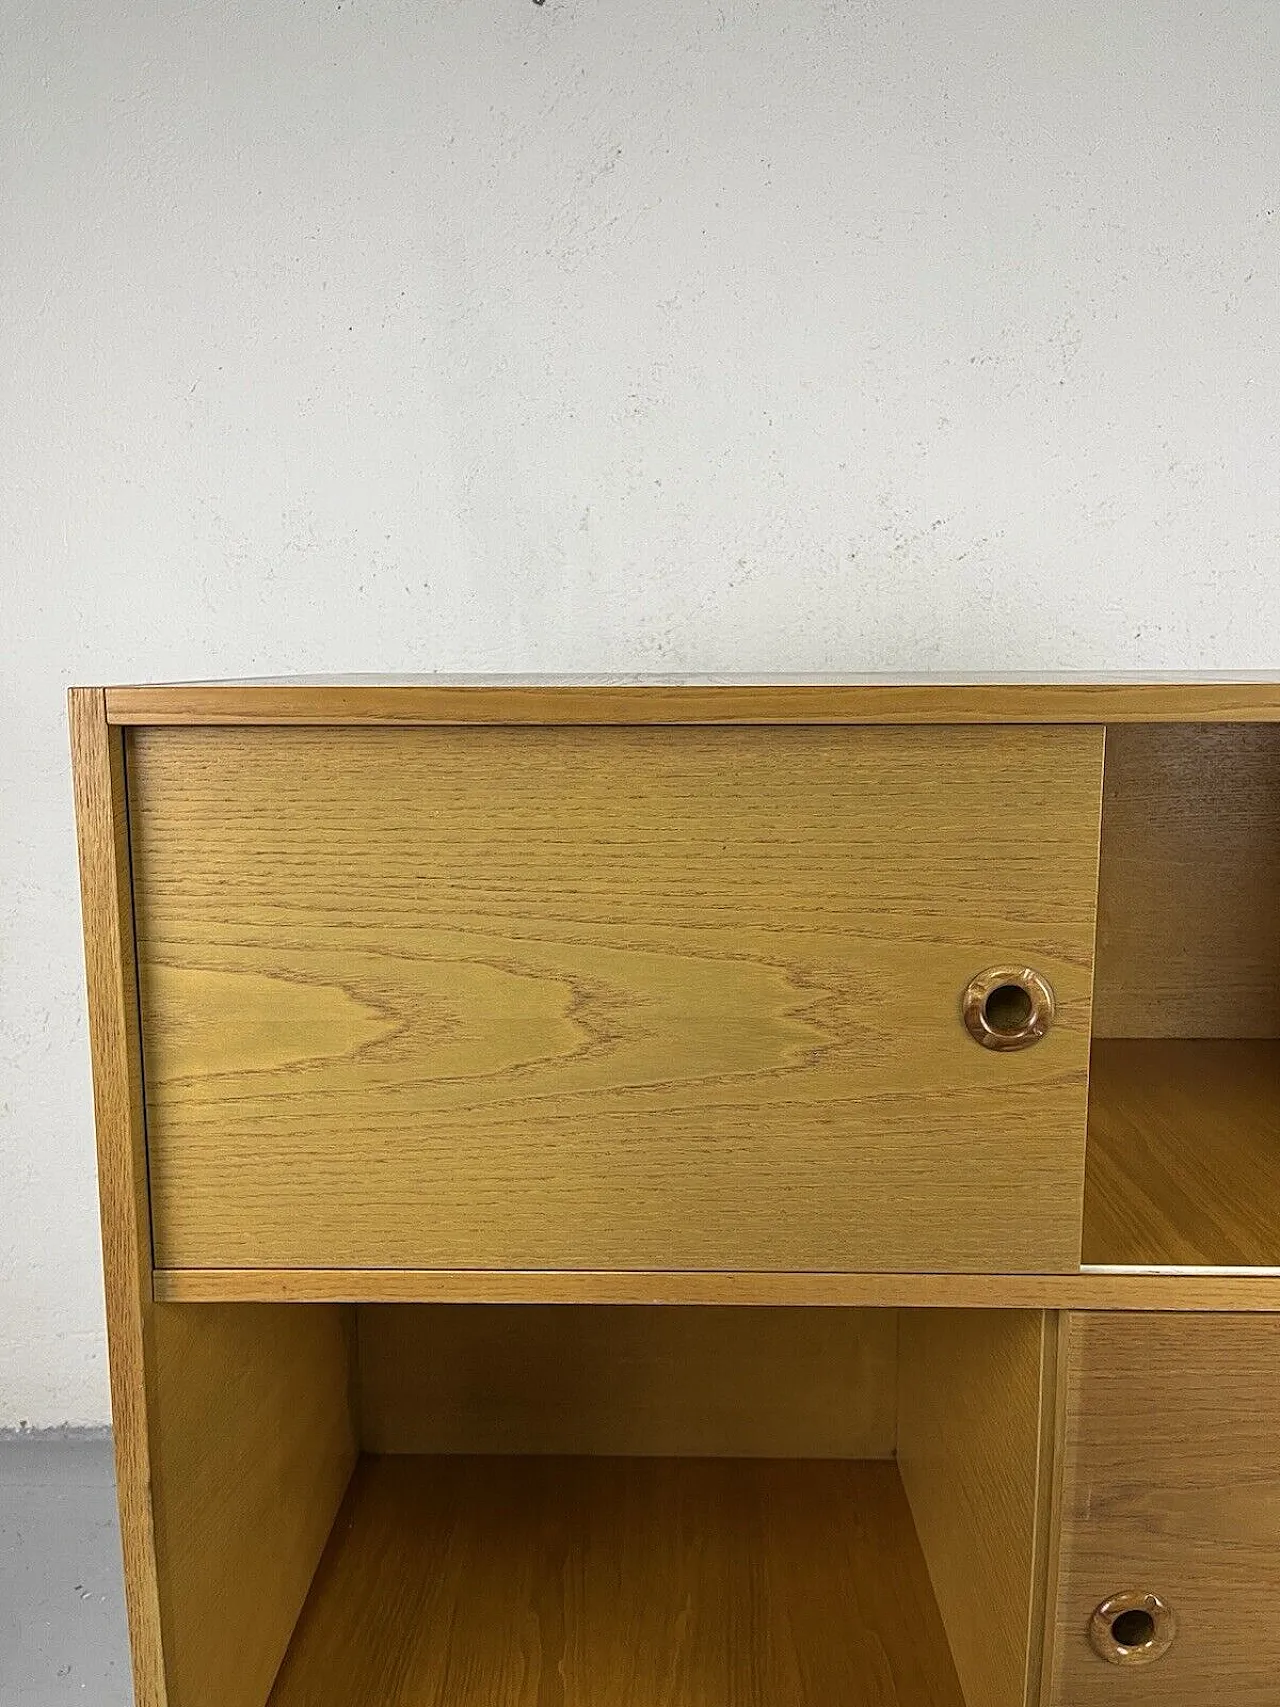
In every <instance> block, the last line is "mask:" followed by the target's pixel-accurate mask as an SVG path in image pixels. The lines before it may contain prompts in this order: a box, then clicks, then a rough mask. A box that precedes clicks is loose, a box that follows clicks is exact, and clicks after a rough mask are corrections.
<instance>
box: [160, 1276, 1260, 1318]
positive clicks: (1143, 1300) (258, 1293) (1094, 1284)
mask: <svg viewBox="0 0 1280 1707" xmlns="http://www.w3.org/2000/svg"><path fill="white" fill-rule="evenodd" d="M155 1291H156V1297H157V1298H159V1299H163V1300H164V1301H165V1302H167V1303H174V1304H180V1303H181V1304H201V1303H212V1302H216V1301H218V1300H223V1301H227V1300H238V1301H240V1302H242V1303H273V1302H274V1303H279V1302H283V1301H292V1302H294V1303H336V1302H342V1303H351V1302H357V1303H367V1304H576V1305H581V1304H614V1305H617V1304H664V1305H670V1304H704V1305H709V1304H731V1305H734V1306H736V1307H738V1308H743V1307H749V1306H758V1305H770V1306H780V1305H794V1306H800V1305H803V1306H806V1307H812V1308H815V1309H823V1308H830V1309H842V1308H847V1307H848V1306H850V1305H873V1306H877V1307H883V1308H887V1309H908V1310H909V1309H923V1308H938V1309H951V1310H968V1309H1004V1310H1263V1311H1266V1310H1280V1275H1276V1274H1249V1275H1237V1274H1229V1275H1223V1274H1212V1273H1210V1274H1205V1273H1196V1272H1191V1273H1185V1274H1177V1273H1175V1274H1144V1273H1141V1272H1139V1271H1134V1272H1131V1273H1130V1272H1121V1273H1102V1274H1099V1273H1090V1274H761V1273H750V1272H741V1271H739V1272H737V1273H723V1274H716V1273H711V1272H704V1273H680V1272H679V1271H673V1270H670V1269H662V1270H659V1269H634V1270H630V1271H623V1272H619V1271H616V1270H615V1271H610V1272H604V1271H601V1270H598V1269H596V1270H590V1269H588V1270H574V1271H570V1272H565V1271H563V1270H559V1271H558V1270H554V1269H538V1270H533V1271H529V1270H525V1271H519V1270H512V1269H468V1270H461V1271H458V1270H448V1269H412V1268H396V1269H387V1268H383V1269H375V1268H359V1269H355V1268H319V1269H317V1268H310V1269H303V1268H299V1269H287V1268H275V1269H269V1268H259V1269H237V1268H185V1269H184V1268H166V1269H157V1270H156V1273H155Z"/></svg>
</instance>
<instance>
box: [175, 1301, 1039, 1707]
mask: <svg viewBox="0 0 1280 1707" xmlns="http://www.w3.org/2000/svg"><path fill="white" fill-rule="evenodd" d="M154 1330H155V1336H156V1343H157V1358H156V1380H157V1390H156V1415H157V1417H158V1419H159V1424H158V1427H157V1429H156V1431H155V1435H154V1459H153V1467H152V1468H153V1479H154V1484H153V1485H154V1509H155V1514H156V1536H155V1539H156V1565H157V1572H156V1584H157V1588H158V1594H159V1609H160V1618H161V1624H162V1628H163V1632H164V1648H165V1673H166V1679H167V1687H168V1698H169V1700H170V1702H171V1703H177V1704H180V1707H534V1704H535V1703H551V1702H554V1703H555V1704H556V1707H655V1704H656V1703H659V1702H660V1703H662V1707H739V1704H741V1707H746V1704H748V1703H756V1702H759V1703H768V1704H769V1707H853V1704H854V1703H858V1704H862V1703H868V1704H869V1703H872V1702H874V1703H876V1707H1029V1704H1030V1702H1031V1701H1032V1700H1033V1699H1034V1696H1033V1693H1032V1691H1033V1689H1034V1684H1035V1680H1036V1678H1037V1677H1038V1668H1039V1656H1040V1652H1041V1645H1042V1640H1043V1613H1044V1595H1045V1581H1046V1572H1047V1564H1046V1555H1047V1545H1048V1542H1047V1531H1048V1508H1049V1492H1048V1483H1049V1479H1050V1458H1051V1451H1050V1449H1049V1447H1048V1445H1047V1441H1048V1439H1049V1434H1050V1428H1051V1420H1052V1417H1053V1415H1054V1397H1053V1383H1054V1380H1055V1378H1056V1367H1057V1362H1056V1356H1055V1345H1056V1331H1057V1318H1056V1317H1055V1316H1053V1315H1046V1314H1043V1313H1041V1312H1039V1311H1018V1310H998V1311H982V1310H973V1311H946V1310H917V1311H908V1312H902V1313H901V1314H899V1313H898V1312H896V1311H893V1310H880V1309H868V1310H857V1309H852V1310H825V1311H812V1310H776V1309H774V1310H770V1309H757V1308H751V1307H739V1308H729V1309H722V1308H711V1309H699V1308H696V1307H690V1308H684V1309H680V1308H676V1309H671V1308H668V1309H662V1308H647V1307H630V1306H618V1307H601V1308H593V1307H581V1308H577V1309H573V1310H563V1309H560V1310H557V1309H556V1308H554V1307H547V1308H539V1307H531V1306H516V1307H504V1306H465V1305H463V1306H448V1305H438V1306H436V1305H394V1306H372V1307H370V1306H359V1307H356V1306H342V1305H328V1306H318V1305H243V1304H241V1305H158V1306H156V1309H155V1320H154ZM495 1445H499V1446H500V1447H501V1450H499V1451H497V1452H495V1451H493V1448H494V1446H495ZM477 1448H480V1450H478V1451H477V1450H476V1449H477ZM486 1449H488V1450H486Z"/></svg>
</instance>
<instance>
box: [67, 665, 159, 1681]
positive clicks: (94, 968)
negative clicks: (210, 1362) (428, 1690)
mask: <svg viewBox="0 0 1280 1707" xmlns="http://www.w3.org/2000/svg"><path fill="white" fill-rule="evenodd" d="M68 715H69V722H70V729H71V766H72V775H73V777H74V781H75V798H76V832H77V839H78V842H79V853H80V892H81V906H82V910H83V916H84V948H85V982H86V989H87V995H88V1007H89V1040H90V1047H91V1051H92V1059H93V1102H94V1124H95V1128H96V1132H97V1145H98V1191H99V1202H100V1205H101V1212H102V1257H103V1271H104V1281H105V1291H106V1304H107V1339H108V1347H109V1357H110V1370H111V1414H112V1420H113V1425H114V1430H115V1453H116V1482H117V1487H118V1490H119V1503H120V1531H121V1540H122V1545H123V1550H124V1581H125V1599H126V1603H127V1606H128V1613H129V1635H130V1641H131V1645H132V1651H133V1682H134V1691H135V1694H136V1697H137V1704H138V1707H167V1701H168V1697H167V1695H166V1691H165V1678H164V1657H163V1644H162V1641H161V1633H160V1605H159V1598H158V1594H157V1585H156V1558H155V1534H154V1527H153V1521H152V1509H151V1449H150V1439H149V1433H148V1366H149V1356H148V1348H149V1342H150V1335H151V1318H152V1305H151V1229H150V1217H149V1211H148V1200H147V1160H146V1137H145V1133H144V1129H143V1119H142V1078H141V1053H140V1046H139V1039H138V990H137V971H136V967H135V963H134V946H133V912H132V904H131V899H130V888H129V835H128V822H127V816H126V807H125V781H124V740H123V735H122V733H121V731H120V730H118V729H111V728H108V726H107V721H106V708H105V704H104V700H103V694H102V691H101V689H98V688H74V689H72V691H71V694H70V697H69V703H68Z"/></svg>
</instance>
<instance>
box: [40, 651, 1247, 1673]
mask: <svg viewBox="0 0 1280 1707" xmlns="http://www.w3.org/2000/svg"><path fill="white" fill-rule="evenodd" d="M1278 723H1280V688H1278V687H1277V686H1275V685H1272V684H1267V683H1262V682H1243V681H1232V682H1221V683H1199V684H1175V683H1169V682H1163V683H1150V684H1143V683H1124V682H1117V683H1112V684H1098V685H1090V684H1083V683H1070V682H1064V683H1057V684H1053V683H1048V684H1044V685H1042V686H1027V685H1023V684H1003V685H1002V684H999V683H990V684H981V685H975V686H969V687H951V688H949V687H943V686H928V685H924V684H917V685H914V686H912V685H900V686H895V685H874V686H873V685H864V686H858V685H856V684H825V685H823V684H807V685H806V684H773V685H759V686H752V685H748V684H732V683H726V684H720V685H715V686H711V685H697V684H684V685H676V684H623V683H617V684H596V685H582V684H578V685H571V684H562V685H559V686H556V685H548V684H534V683H526V684H521V683H505V684H504V683H496V682H495V683H488V684H461V683H459V684H449V683H442V682H436V681H423V682H418V683H412V682H409V683H398V684H397V683H385V684H380V683H367V684H345V685H344V684H331V685H323V684H311V685H305V684H288V683H279V684H269V683H264V684H248V685H242V686H237V685H232V684H228V685H226V686H208V687H194V688H182V687H173V688H119V689H107V690H101V689H82V690H76V691H75V693H74V694H73V696H72V738H73V752H74V759H75V773H76V787H77V806H78V821H79V833H80V849H81V864H82V877H83V889H84V900H85V936H86V955H87V966H88V988H89V1004H90V1020H91V1032H92V1042H93V1053H94V1085H95V1099H96V1113H97V1125H98V1138H99V1164H100V1166H99V1172H100V1180H101V1191H102V1201H103V1237H104V1251H105V1267H106V1282H107V1298H108V1314H109V1326H110V1336H111V1367H112V1384H113V1404H114V1411H115V1417H116V1429H117V1458H118V1468H119V1480H120V1496H121V1511H122V1527H123V1533H124V1539H125V1549H126V1565H127V1584H128V1595H129V1608H130V1620H131V1631H132V1637H133V1649H134V1663H135V1678H136V1686H137V1697H138V1701H139V1703H140V1707H268V1703H271V1704H272V1707H535V1704H540V1703H544V1702H551V1701H554V1702H555V1703H556V1707H654V1704H656V1703H658V1702H661V1703H662V1704H663V1707H747V1704H748V1703H754V1702H757V1701H759V1702H768V1703H769V1707H841V1704H844V1703H848V1704H850V1707H852V1704H853V1703H855V1702H856V1703H858V1704H859V1707H861V1704H862V1703H874V1704H875V1707H1095V1703H1098V1704H1101V1703H1111V1702H1115V1703H1116V1704H1117V1707H1122V1704H1124V1703H1126V1702H1132V1703H1133V1704H1134V1707H1144V1704H1145V1703H1147V1702H1154V1701H1156V1700H1160V1701H1161V1702H1162V1703H1164V1702H1167V1703H1169V1704H1170V1707H1180V1704H1181V1703H1182V1701H1184V1700H1186V1701H1187V1702H1188V1703H1189V1702H1191V1701H1193V1700H1195V1701H1197V1702H1199V1701H1202V1700H1203V1698H1204V1695H1205V1693H1206V1692H1207V1691H1208V1690H1209V1689H1210V1688H1212V1686H1213V1685H1214V1684H1219V1683H1220V1684H1222V1685H1224V1686H1226V1687H1227V1688H1228V1689H1229V1691H1230V1693H1231V1698H1232V1699H1233V1700H1238V1701H1240V1702H1241V1703H1243V1704H1244V1707H1263V1704H1264V1703H1268V1702H1269V1701H1270V1700H1271V1699H1272V1697H1273V1695H1274V1687H1273V1683H1272V1681H1271V1673H1272V1671H1274V1670H1275V1669H1276V1667H1275V1665H1274V1664H1273V1663H1272V1662H1273V1659H1274V1658H1275V1657H1276V1656H1274V1655H1273V1654H1272V1652H1271V1649H1270V1648H1268V1645H1267V1641H1266V1640H1258V1639H1256V1638H1255V1636H1254V1634H1253V1633H1252V1627H1251V1626H1249V1625H1247V1624H1246V1622H1245V1621H1244V1620H1243V1619H1242V1618H1241V1617H1240V1616H1239V1608H1240V1606H1241V1603H1242V1602H1243V1601H1244V1600H1245V1599H1246V1598H1247V1596H1248V1595H1249V1594H1250V1593H1251V1592H1253V1591H1257V1590H1262V1591H1263V1592H1264V1593H1267V1592H1269V1593H1271V1594H1272V1595H1274V1592H1275V1588H1276V1586H1277V1584H1278V1583H1280V1563H1278V1558H1277V1554H1278V1549H1280V1540H1278V1537H1280V1531H1278V1530H1277V1526H1276V1525H1275V1524H1274V1523H1273V1522H1272V1515H1273V1514H1272V1513H1271V1506H1272V1505H1273V1504H1274V1503H1275V1502H1274V1499H1273V1495H1274V1494H1275V1490H1276V1487H1277V1486H1278V1485H1280V1466H1277V1463H1276V1459H1275V1453H1274V1451H1273V1449H1272V1447H1271V1444H1270V1442H1271V1437H1272V1435H1273V1434H1274V1433H1275V1425H1276V1423H1277V1422H1280V1418H1277V1416H1276V1414H1275V1413H1276V1409H1277V1405H1278V1404H1280V1392H1278V1391H1277V1385H1276V1376H1275V1370H1276V1367H1277V1364H1276V1360H1275V1355H1274V1354H1275V1352H1276V1351H1277V1350H1278V1349H1280V1342H1277V1340H1276V1336H1275V1335H1274V1334H1273V1332H1272V1328H1273V1326H1274V1324H1275V1323H1276V1322H1277V1321H1280V1278H1278V1276H1280V1162H1278V1161H1277V1158H1280V1113H1278V1112H1277V1111H1278V1110H1280V1095H1278V1094H1277V1093H1278V1092H1280V937H1277V934H1276V928H1275V927H1276V922H1277V919H1278V918H1280V852H1278V851H1277V850H1280V836H1278V835H1277V833H1276V832H1277V828H1278V827H1280V728H1277V724H1278ZM1273 1312H1276V1313H1275V1314H1273ZM1144 1618H1147V1619H1149V1620H1150V1623H1151V1630H1150V1631H1149V1632H1148V1631H1147V1626H1146V1625H1144V1623H1143V1619H1144ZM1091 1632H1092V1635H1091ZM1144 1632H1146V1633H1145V1634H1144ZM1121 1638H1124V1640H1121ZM1108 1643H1110V1644H1111V1646H1110V1648H1109V1647H1108ZM1117 1644H1118V1645H1119V1648H1120V1649H1124V1650H1126V1651H1124V1652H1119V1653H1118V1652H1117V1651H1115V1650H1116V1645H1117ZM1272 1647H1274V1644H1272ZM1157 1648H1159V1649H1160V1650H1161V1651H1160V1652H1159V1653H1158V1654H1157V1653H1156V1652H1155V1649H1157ZM1128 1650H1132V1651H1128ZM1117 1661H1119V1662H1123V1663H1117ZM1269 1692H1270V1693H1269Z"/></svg>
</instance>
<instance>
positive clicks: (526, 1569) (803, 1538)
mask: <svg viewBox="0 0 1280 1707" xmlns="http://www.w3.org/2000/svg"><path fill="white" fill-rule="evenodd" d="M853 1702H857V1703H858V1707H964V1700H963V1697H962V1695H961V1693H960V1689H959V1685H958V1684H957V1682H956V1678H955V1672H954V1670H953V1668H952V1666H951V1661H950V1657H949V1655H948V1653H947V1647H946V1638H945V1636H944V1635H943V1632H942V1628H941V1625H940V1623H939V1619H938V1613H937V1609H936V1607H935V1605H934V1603H933V1598H932V1595H931V1593H930V1590H929V1584H928V1579H927V1577H926V1575H925V1570H924V1564H923V1560H922V1559H921V1557H920V1551H919V1547H918V1545H917V1543H916V1540H915V1535H914V1532H913V1531H912V1528H911V1517H910V1513H909V1512H908V1510H907V1507H906V1502H905V1500H904V1498H903V1495H902V1489H901V1484H900V1483H899V1481H898V1475H897V1471H896V1470H895V1469H894V1467H893V1466H892V1465H891V1464H849V1463H826V1464H803V1463H798V1462H772V1463H768V1462H766V1463H752V1462H750V1461H747V1460H741V1459H738V1460H733V1459H721V1460H710V1461H701V1462H700V1461H698V1460H688V1459H686V1460H673V1459H665V1460H664V1459H625V1460H616V1459H598V1458H597V1459H577V1460H574V1459H554V1458H542V1459H526V1460H519V1459H509V1458H508V1459H483V1458H480V1459H471V1460H467V1459H429V1458H372V1459H365V1460H363V1461H362V1463H361V1465H360V1468H359V1469H358V1471H357V1478H356V1482H355V1484H354V1486H353V1490H352V1496H351V1498H350V1500H349V1503H348V1506H347V1508H346V1511H345V1513H344V1514H343V1516H342V1518H341V1519H340V1520H339V1524H338V1526H337V1528H336V1529H335V1533H334V1541H333V1543H332V1545H331V1547H330V1550H329V1553H328V1555H327V1556H326V1559H325V1562H324V1564H323V1565H322V1567H321V1570H320V1573H319V1576H318V1579H317V1583H316V1588H315V1592H314V1593H313V1595H312V1598H311V1601H310V1602H309V1604H308V1606H307V1609H306V1611H305V1612H304V1614H303V1618H302V1622H301V1624H300V1626H299V1630H298V1635H297V1639H296V1641H295V1643H294V1645H293V1648H292V1649H291V1651H290V1654H289V1657H288V1659H287V1660H286V1662H285V1666H284V1668H283V1670H282V1672H281V1675H280V1679H279V1681H278V1683H277V1685H276V1689H275V1692H274V1693H273V1695H272V1697H271V1707H373V1704H374V1703H376V1704H377V1707H549V1704H551V1703H554V1704H555V1707H656V1704H657V1703H661V1704H662V1707H729V1704H733V1707H748V1704H752V1707H754V1704H756V1703H760V1704H762V1707H763V1704H764V1703H768V1704H769V1707H835V1704H836V1703H853Z"/></svg>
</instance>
